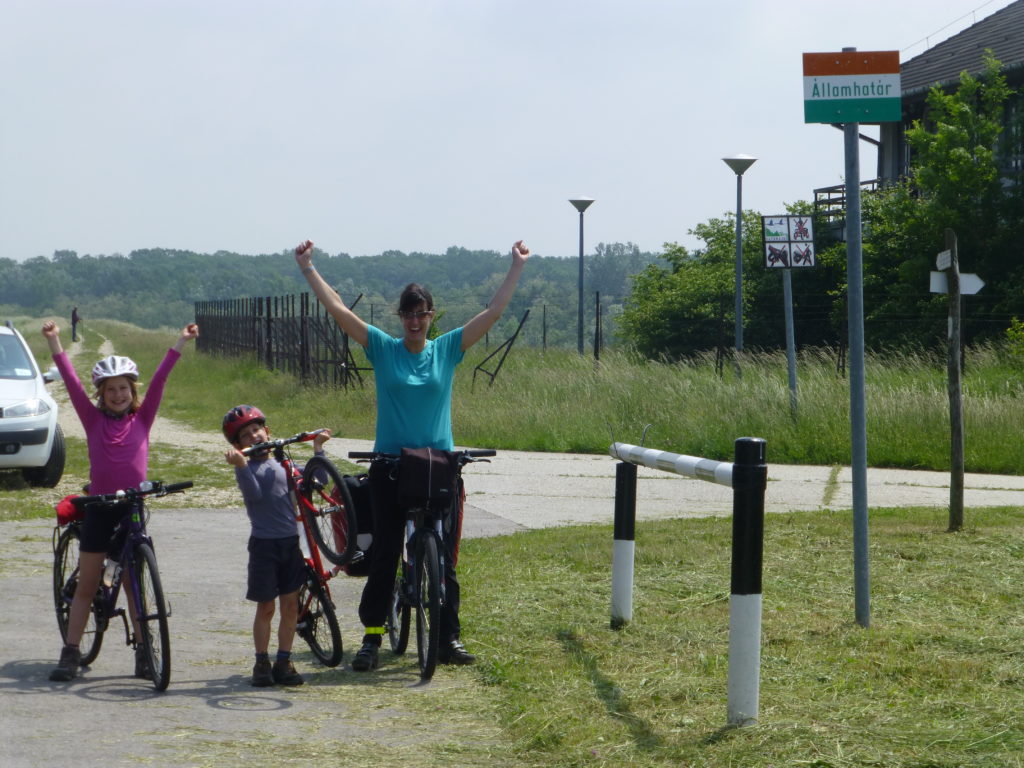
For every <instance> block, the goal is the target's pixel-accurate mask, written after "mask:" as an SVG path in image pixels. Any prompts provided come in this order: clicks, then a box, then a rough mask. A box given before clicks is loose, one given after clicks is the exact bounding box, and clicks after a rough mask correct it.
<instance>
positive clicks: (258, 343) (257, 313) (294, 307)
mask: <svg viewBox="0 0 1024 768" xmlns="http://www.w3.org/2000/svg"><path fill="white" fill-rule="evenodd" d="M356 301H358V299H357V300H356ZM195 317H196V322H197V323H198V324H199V327H200V328H202V334H201V335H200V336H199V338H198V339H197V348H198V349H199V350H200V351H202V352H205V353H208V354H216V355H228V356H241V355H252V356H254V357H255V358H256V359H257V360H259V361H260V363H261V364H263V365H264V366H266V367H267V368H269V369H270V370H277V371H287V372H288V373H290V374H292V375H294V376H296V377H298V378H299V379H300V380H301V381H302V382H303V383H308V384H314V385H322V386H333V387H345V388H346V389H347V388H348V387H349V385H358V386H362V384H363V377H362V373H361V372H363V371H369V370H372V369H371V368H369V367H359V366H358V365H357V364H356V362H355V360H354V359H353V357H352V353H351V350H350V347H349V338H348V334H346V333H344V332H342V330H341V328H339V327H338V324H337V323H336V322H335V320H334V318H333V317H331V316H330V315H329V314H328V313H327V311H326V310H325V309H324V308H323V307H322V306H321V305H320V302H319V301H317V300H316V298H315V297H311V296H310V294H308V293H301V294H299V295H297V296H296V295H289V296H259V297H255V298H244V299H225V300H218V301H197V302H196V303H195Z"/></svg>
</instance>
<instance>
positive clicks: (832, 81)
mask: <svg viewBox="0 0 1024 768" xmlns="http://www.w3.org/2000/svg"><path fill="white" fill-rule="evenodd" d="M803 59H804V62H803V63H804V122H805V123H830V124H836V123H844V125H843V144H844V147H845V155H846V285H847V299H848V301H847V304H848V321H849V334H850V339H849V344H850V448H851V457H850V471H851V473H852V476H853V571H854V593H855V594H854V598H855V612H856V620H857V623H858V624H860V625H861V626H862V627H868V626H870V625H871V598H870V579H869V575H868V483H867V478H868V457H867V443H868V440H867V417H866V408H865V397H864V264H863V254H862V252H861V207H860V136H859V134H860V123H862V122H865V123H881V122H898V121H899V120H901V119H902V114H901V113H902V109H901V101H900V99H901V96H902V91H901V88H900V54H899V51H873V52H860V51H857V49H856V48H844V49H843V50H842V52H840V53H805V54H804V56H803Z"/></svg>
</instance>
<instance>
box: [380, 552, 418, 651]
mask: <svg viewBox="0 0 1024 768" xmlns="http://www.w3.org/2000/svg"><path fill="white" fill-rule="evenodd" d="M404 590H405V585H404V583H403V579H402V567H401V566H399V569H398V576H396V577H395V588H394V590H393V591H392V592H391V603H390V605H389V606H388V615H387V618H386V619H385V620H384V626H385V628H386V629H387V631H388V641H389V642H390V643H391V652H392V653H393V654H395V655H396V656H401V655H402V654H403V653H405V649H406V648H407V647H408V646H409V623H410V621H409V620H410V618H411V616H412V611H411V610H410V608H409V601H408V600H406V599H405V593H404Z"/></svg>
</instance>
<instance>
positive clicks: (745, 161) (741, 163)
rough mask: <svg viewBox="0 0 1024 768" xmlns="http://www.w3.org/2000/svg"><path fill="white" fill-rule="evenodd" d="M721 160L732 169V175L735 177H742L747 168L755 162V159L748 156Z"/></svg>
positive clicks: (734, 156) (735, 156)
mask: <svg viewBox="0 0 1024 768" xmlns="http://www.w3.org/2000/svg"><path fill="white" fill-rule="evenodd" d="M722 160H723V162H725V164H726V165H728V166H729V167H730V168H732V171H733V173H735V174H736V175H737V176H742V175H743V172H744V171H745V170H747V168H749V167H750V166H752V165H753V164H754V163H756V162H757V158H756V157H751V156H750V155H733V156H732V157H723V158H722Z"/></svg>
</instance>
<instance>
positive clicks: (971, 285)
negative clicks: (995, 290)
mask: <svg viewBox="0 0 1024 768" xmlns="http://www.w3.org/2000/svg"><path fill="white" fill-rule="evenodd" d="M928 274H929V275H930V277H931V282H930V285H929V290H930V291H931V292H932V293H949V280H948V278H947V277H946V273H945V272H929V273H928ZM984 287H985V281H984V280H982V279H981V278H980V277H978V276H977V275H976V274H974V273H973V272H963V273H961V274H960V293H962V294H963V295H964V296H973V295H974V294H975V293H977V292H978V291H980V290H981V289H982V288H984Z"/></svg>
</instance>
